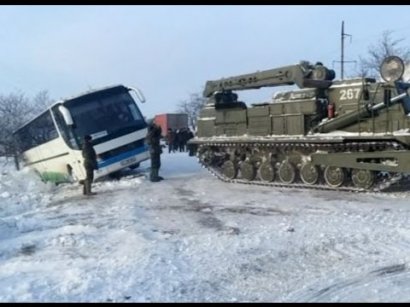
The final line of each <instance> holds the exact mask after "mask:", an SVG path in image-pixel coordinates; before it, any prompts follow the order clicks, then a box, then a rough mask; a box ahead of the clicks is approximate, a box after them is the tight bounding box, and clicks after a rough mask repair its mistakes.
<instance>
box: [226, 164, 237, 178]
mask: <svg viewBox="0 0 410 307" xmlns="http://www.w3.org/2000/svg"><path fill="white" fill-rule="evenodd" d="M222 172H223V174H224V175H225V176H226V177H228V178H229V179H235V178H236V176H237V175H238V168H237V167H236V164H235V163H233V162H232V161H230V160H229V161H225V162H224V164H223V165H222Z"/></svg>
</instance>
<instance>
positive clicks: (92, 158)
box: [82, 135, 98, 195]
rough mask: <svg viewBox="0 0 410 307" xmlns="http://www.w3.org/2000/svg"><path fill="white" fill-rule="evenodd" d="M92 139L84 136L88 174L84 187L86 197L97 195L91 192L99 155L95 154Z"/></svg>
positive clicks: (84, 155)
mask: <svg viewBox="0 0 410 307" xmlns="http://www.w3.org/2000/svg"><path fill="white" fill-rule="evenodd" d="M91 141H92V138H91V136H90V135H85V136H84V143H83V148H82V155H83V158H84V168H85V173H86V178H85V180H84V185H83V194H84V195H93V194H95V193H93V192H91V184H92V183H93V180H94V170H97V169H98V163H97V154H96V153H95V150H94V147H93V145H92V143H91Z"/></svg>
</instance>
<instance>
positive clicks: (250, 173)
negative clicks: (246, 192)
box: [241, 162, 256, 181]
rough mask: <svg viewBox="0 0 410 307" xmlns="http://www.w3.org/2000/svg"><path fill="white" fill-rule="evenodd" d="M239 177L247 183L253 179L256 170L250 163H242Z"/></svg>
mask: <svg viewBox="0 0 410 307" xmlns="http://www.w3.org/2000/svg"><path fill="white" fill-rule="evenodd" d="M241 175H242V178H243V179H246V180H248V181H252V180H253V179H255V176H256V170H255V167H254V166H253V165H252V163H249V162H242V164H241Z"/></svg>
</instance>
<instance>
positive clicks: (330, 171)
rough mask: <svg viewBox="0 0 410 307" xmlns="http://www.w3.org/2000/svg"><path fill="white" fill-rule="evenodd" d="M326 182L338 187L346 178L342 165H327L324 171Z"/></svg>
mask: <svg viewBox="0 0 410 307" xmlns="http://www.w3.org/2000/svg"><path fill="white" fill-rule="evenodd" d="M324 177H325V181H326V183H327V184H328V185H329V186H331V187H333V188H337V187H340V186H341V185H342V184H343V182H344V181H345V178H346V171H345V169H344V168H342V167H337V166H327V167H326V168H325V173H324Z"/></svg>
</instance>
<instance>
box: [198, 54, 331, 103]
mask: <svg viewBox="0 0 410 307" xmlns="http://www.w3.org/2000/svg"><path fill="white" fill-rule="evenodd" d="M334 77H335V72H334V71H333V70H331V69H328V68H326V67H325V66H323V65H322V64H321V63H316V64H315V65H311V64H310V63H309V62H307V61H301V62H300V64H296V65H289V66H284V67H280V68H274V69H269V70H264V71H257V72H255V73H250V74H244V75H239V76H234V77H229V78H222V79H219V80H211V81H207V82H206V84H205V89H204V92H203V96H204V97H210V96H212V95H213V94H214V93H216V92H224V91H232V90H248V89H258V88H261V87H271V86H280V85H293V84H296V85H297V86H298V87H299V88H305V87H311V88H328V87H329V86H330V85H331V84H332V82H331V80H333V79H334Z"/></svg>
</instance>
